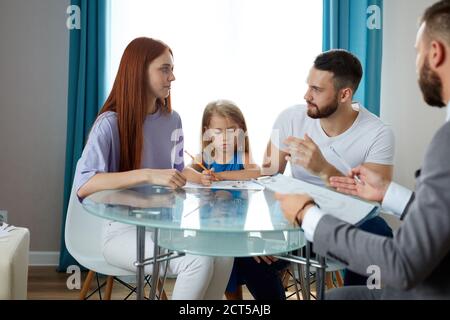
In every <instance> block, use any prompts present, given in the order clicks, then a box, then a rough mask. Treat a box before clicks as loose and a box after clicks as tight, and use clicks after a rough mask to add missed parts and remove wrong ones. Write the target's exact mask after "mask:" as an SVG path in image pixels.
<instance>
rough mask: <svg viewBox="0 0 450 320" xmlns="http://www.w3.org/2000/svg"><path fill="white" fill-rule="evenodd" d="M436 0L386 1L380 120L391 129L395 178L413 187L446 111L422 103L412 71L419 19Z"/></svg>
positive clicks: (414, 73) (415, 76) (414, 71)
mask: <svg viewBox="0 0 450 320" xmlns="http://www.w3.org/2000/svg"><path fill="white" fill-rule="evenodd" d="M435 2H436V1H435V0H414V1H411V0H385V1H384V26H383V30H384V33H383V36H384V44H383V47H384V49H383V75H382V86H381V118H382V119H383V121H385V122H386V123H389V124H391V125H392V126H393V130H394V132H395V136H396V141H397V147H396V159H395V177H394V179H395V180H396V181H398V182H400V183H402V184H404V185H405V186H408V187H410V188H413V187H414V180H415V179H414V172H415V170H417V169H419V168H420V166H421V164H422V160H423V156H424V153H425V151H426V147H427V146H428V144H429V142H430V141H431V138H432V136H433V134H434V132H435V131H436V130H437V129H438V128H439V127H440V126H441V125H442V124H443V123H444V121H445V111H444V110H437V109H436V108H433V109H432V108H431V107H428V106H427V105H426V104H425V102H423V99H422V95H421V93H420V89H419V86H418V84H417V75H416V68H415V59H416V53H415V49H414V44H415V39H416V32H417V29H418V21H419V17H420V16H421V15H422V14H423V12H424V10H425V9H426V8H427V7H428V6H430V5H431V4H433V3H435Z"/></svg>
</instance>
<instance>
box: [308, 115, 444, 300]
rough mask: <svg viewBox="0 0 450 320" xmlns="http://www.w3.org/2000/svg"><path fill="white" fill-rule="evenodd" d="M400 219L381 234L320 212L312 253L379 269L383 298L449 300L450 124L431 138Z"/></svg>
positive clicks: (359, 267) (364, 268)
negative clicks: (394, 228)
mask: <svg viewBox="0 0 450 320" xmlns="http://www.w3.org/2000/svg"><path fill="white" fill-rule="evenodd" d="M403 217H404V221H403V223H402V225H401V227H400V228H399V229H398V230H397V231H396V232H395V233H394V238H393V239H390V238H385V237H381V236H377V235H373V234H369V233H366V232H364V231H361V230H358V229H356V228H355V227H353V226H351V225H349V224H347V223H345V222H342V221H340V220H339V219H336V218H334V217H332V216H329V215H326V216H324V217H323V218H322V219H321V220H320V221H319V223H318V225H317V228H316V230H315V233H314V251H315V252H316V253H318V254H320V255H322V256H328V257H330V258H333V259H336V260H338V261H340V262H342V263H344V264H346V265H347V267H348V269H350V270H352V271H355V272H357V273H359V274H362V275H367V276H368V275H369V274H368V273H367V268H368V267H369V266H371V265H376V266H379V267H380V270H381V283H382V285H383V291H382V298H384V299H450V122H447V123H446V124H445V125H444V126H443V127H442V128H441V129H440V130H439V131H438V132H437V133H436V135H435V136H434V138H433V141H432V142H431V144H430V146H429V148H428V150H427V152H426V155H425V160H424V163H423V167H422V172H421V175H420V177H419V178H418V179H417V184H416V191H415V198H414V199H413V200H412V202H411V203H410V205H409V206H408V207H407V209H406V210H405V212H404V215H403Z"/></svg>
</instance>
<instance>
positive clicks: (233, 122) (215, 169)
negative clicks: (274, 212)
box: [185, 100, 260, 299]
mask: <svg viewBox="0 0 450 320" xmlns="http://www.w3.org/2000/svg"><path fill="white" fill-rule="evenodd" d="M201 143H202V153H201V154H200V155H198V156H197V157H196V159H195V161H194V162H193V163H192V164H191V165H190V167H189V168H187V169H186V170H185V175H186V178H187V180H189V181H190V182H195V183H199V184H203V185H211V182H212V181H214V180H250V179H254V178H257V177H259V176H260V168H259V166H258V165H256V164H254V163H253V161H252V158H251V154H250V149H249V141H248V135H247V125H246V123H245V119H244V116H243V114H242V112H241V110H240V109H239V108H238V107H237V106H236V105H235V104H234V103H232V102H230V101H226V100H219V101H214V102H211V103H209V104H208V105H207V106H206V108H205V111H204V112H203V119H202V142H201ZM198 163H202V164H203V166H204V167H205V168H207V169H208V170H204V169H203V168H202V167H201V166H200V165H199V164H198ZM240 284H242V281H241V279H239V272H238V270H237V268H236V263H235V265H234V267H233V271H232V274H231V277H230V281H229V283H228V287H227V290H226V293H225V295H226V296H227V298H228V299H242V291H241V286H240Z"/></svg>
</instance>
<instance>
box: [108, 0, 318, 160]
mask: <svg viewBox="0 0 450 320" xmlns="http://www.w3.org/2000/svg"><path fill="white" fill-rule="evenodd" d="M111 9H112V21H113V24H112V30H111V35H112V37H111V38H112V42H111V53H112V54H111V75H112V76H113V77H114V76H115V74H116V72H117V68H118V65H119V62H120V58H121V56H122V53H123V51H124V49H125V47H126V46H127V44H128V43H129V42H130V41H131V40H132V39H134V38H136V37H140V36H146V37H151V38H156V39H160V40H162V41H164V42H165V43H167V44H168V45H169V46H170V47H171V48H172V50H173V53H174V60H175V76H176V78H177V80H176V81H175V82H174V83H173V85H172V106H173V108H174V109H175V110H176V111H177V112H178V113H179V114H180V115H181V118H182V121H183V128H184V133H185V148H186V150H189V151H191V152H192V153H197V152H198V151H199V146H200V144H199V140H200V122H201V116H202V113H203V109H204V107H205V106H206V105H207V103H208V102H210V101H212V100H216V99H229V100H232V101H234V102H235V103H236V104H237V105H238V106H239V107H240V108H241V110H242V111H243V113H244V115H245V117H246V120H247V125H248V127H249V137H250V144H251V148H252V152H253V155H254V158H255V161H256V162H257V163H261V161H262V156H263V153H264V150H265V146H266V144H267V142H268V139H269V136H270V132H271V129H272V125H273V122H274V121H275V119H276V117H277V116H278V114H279V113H280V112H281V111H282V110H284V109H285V108H287V107H290V106H292V105H294V104H298V103H304V99H303V96H304V93H305V90H306V83H305V81H306V77H307V74H308V71H309V68H310V67H311V65H312V63H313V60H314V58H315V56H316V55H317V54H319V53H320V52H321V49H322V0H313V1H299V0H189V1H186V0H159V1H148V0H133V1H124V0H122V1H118V0H115V1H112V8H111ZM110 81H111V82H112V81H113V79H110ZM186 160H188V159H186Z"/></svg>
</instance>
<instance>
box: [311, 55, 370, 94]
mask: <svg viewBox="0 0 450 320" xmlns="http://www.w3.org/2000/svg"><path fill="white" fill-rule="evenodd" d="M314 68H316V69H317V70H321V71H329V72H331V73H333V74H334V87H335V88H336V90H341V89H343V88H346V87H350V88H352V89H353V92H355V91H356V90H357V89H358V87H359V83H360V82H361V78H362V76H363V69H362V66H361V62H360V61H359V59H358V58H357V57H356V56H355V55H354V54H352V53H350V52H348V51H347V50H342V49H334V50H330V51H327V52H324V53H322V54H320V55H319V56H318V57H317V58H316V60H315V61H314Z"/></svg>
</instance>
